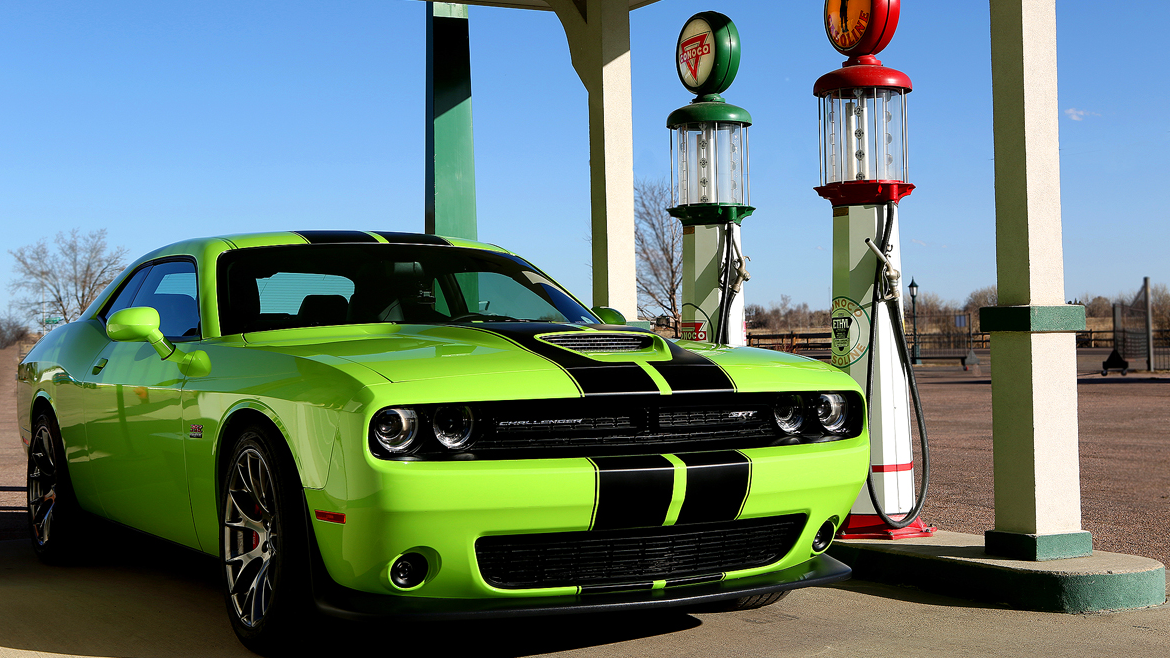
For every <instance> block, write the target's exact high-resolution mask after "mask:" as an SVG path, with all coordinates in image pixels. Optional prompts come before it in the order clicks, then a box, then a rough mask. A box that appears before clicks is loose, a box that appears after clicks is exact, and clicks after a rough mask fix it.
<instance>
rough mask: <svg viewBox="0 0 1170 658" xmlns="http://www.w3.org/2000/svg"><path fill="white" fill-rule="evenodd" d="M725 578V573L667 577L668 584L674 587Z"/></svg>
mask: <svg viewBox="0 0 1170 658" xmlns="http://www.w3.org/2000/svg"><path fill="white" fill-rule="evenodd" d="M720 580H723V574H721V573H715V574H709V575H706V576H690V577H689V578H667V579H666V586H667V587H674V586H675V585H698V584H699V583H714V582H718V581H720Z"/></svg>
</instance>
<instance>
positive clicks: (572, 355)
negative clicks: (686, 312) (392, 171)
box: [245, 322, 856, 395]
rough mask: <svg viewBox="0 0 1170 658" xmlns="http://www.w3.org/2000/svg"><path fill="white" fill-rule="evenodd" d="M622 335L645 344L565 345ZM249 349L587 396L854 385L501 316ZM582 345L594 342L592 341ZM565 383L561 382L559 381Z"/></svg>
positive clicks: (283, 335) (755, 353) (331, 331)
mask: <svg viewBox="0 0 1170 658" xmlns="http://www.w3.org/2000/svg"><path fill="white" fill-rule="evenodd" d="M566 334H567V335H570V336H571V337H572V338H574V339H576V342H577V343H578V345H577V346H578V347H579V346H580V345H579V343H580V342H581V341H582V340H583V341H584V342H585V343H586V344H588V343H589V341H591V340H603V339H605V338H606V337H607V336H609V337H612V336H614V335H615V334H617V335H620V336H624V337H629V336H638V337H641V342H642V343H646V344H647V345H646V346H645V347H643V348H642V349H636V350H633V351H628V352H612V351H602V352H590V351H581V350H578V349H569V348H566V347H562V346H558V345H556V344H553V342H550V341H549V340H547V339H548V338H549V337H550V336H552V337H553V340H556V336H557V335H562V336H563V335H566ZM245 340H246V342H247V343H248V346H249V347H250V348H257V349H264V350H270V351H276V352H280V353H284V354H288V355H290V356H297V357H301V358H308V359H312V360H315V361H319V362H322V363H331V364H336V363H337V362H338V360H341V361H344V362H348V363H353V364H360V365H361V366H364V367H365V368H368V369H369V370H372V371H373V372H375V373H377V374H378V375H380V376H381V377H383V378H385V379H386V380H387V381H390V382H408V381H419V380H434V379H443V378H471V379H481V380H482V379H483V378H487V379H488V380H490V379H491V378H493V377H511V378H513V379H514V378H515V376H518V375H519V376H521V377H524V374H525V373H528V376H527V377H524V378H525V379H530V380H531V381H532V382H533V383H534V384H535V383H536V382H548V381H550V377H551V378H555V379H557V380H561V381H564V380H568V381H571V382H572V383H573V384H575V387H576V389H577V390H578V391H579V393H580V394H585V395H594V394H620V393H674V392H679V393H681V392H701V391H712V392H714V391H735V390H738V391H745V392H746V391H768V390H792V389H793V388H806V389H808V388H818V389H840V388H855V387H856V384H854V383H853V380H852V378H850V377H849V376H848V375H846V374H844V373H843V372H841V371H840V370H838V369H837V368H834V367H832V366H829V365H827V364H824V363H821V362H819V361H815V360H812V359H808V358H805V357H802V356H798V355H794V354H787V353H783V352H772V351H768V350H759V349H754V348H742V347H739V348H734V347H724V346H716V345H712V344H710V343H697V342H690V341H677V342H676V341H668V340H665V339H663V338H661V337H659V336H656V335H654V334H651V333H648V332H645V331H643V330H641V329H636V328H631V327H626V326H609V325H591V326H581V325H567V324H552V323H543V322H498V323H476V324H470V325H392V324H378V325H352V326H343V327H313V328H306V329H290V330H281V331H269V332H258V333H252V334H247V335H245ZM585 349H589V348H588V347H585ZM558 388H559V387H558Z"/></svg>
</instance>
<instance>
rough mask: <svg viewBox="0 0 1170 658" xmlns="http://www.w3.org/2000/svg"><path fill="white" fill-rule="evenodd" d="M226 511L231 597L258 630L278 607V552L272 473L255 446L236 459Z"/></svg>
mask: <svg viewBox="0 0 1170 658" xmlns="http://www.w3.org/2000/svg"><path fill="white" fill-rule="evenodd" d="M225 507H226V508H225V509H224V521H223V542H224V545H223V555H224V569H225V570H226V572H227V584H228V598H229V599H230V600H231V602H232V606H233V607H234V608H235V612H236V615H237V616H238V617H239V620H240V622H242V623H243V624H244V625H245V626H247V627H254V626H255V625H256V624H258V623H259V622H260V621H261V620H263V619H264V615H265V614H266V613H267V612H268V607H269V606H270V605H271V603H272V590H273V569H272V566H273V564H272V561H273V558H274V557H275V556H276V554H277V532H276V512H277V506H276V496H275V493H274V489H273V484H272V472H271V471H270V470H269V467H268V462H267V460H266V459H265V458H264V455H263V454H261V453H260V452H259V451H258V450H256V449H255V448H252V447H248V448H246V449H244V450H242V451H240V453H239V454H238V455H237V456H236V460H235V462H234V463H233V464H232V469H231V475H230V480H229V482H228V495H227V501H226V506H225Z"/></svg>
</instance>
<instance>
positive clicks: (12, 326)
mask: <svg viewBox="0 0 1170 658" xmlns="http://www.w3.org/2000/svg"><path fill="white" fill-rule="evenodd" d="M25 338H28V323H26V322H24V321H23V320H21V319H20V318H18V317H17V316H15V315H13V314H12V313H11V312H9V313H7V314H6V315H4V316H3V317H0V349H4V348H5V347H8V346H9V345H12V344H14V343H17V342H19V341H22V340H24V339H25Z"/></svg>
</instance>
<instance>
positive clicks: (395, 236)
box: [370, 231, 451, 245]
mask: <svg viewBox="0 0 1170 658" xmlns="http://www.w3.org/2000/svg"><path fill="white" fill-rule="evenodd" d="M370 232H371V233H373V234H374V235H377V236H379V237H381V238H383V239H384V240H386V242H389V243H390V244H441V245H450V244H451V243H450V242H448V241H447V240H444V239H443V238H440V237H439V236H437V235H428V234H426V233H399V232H398V231H370Z"/></svg>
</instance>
